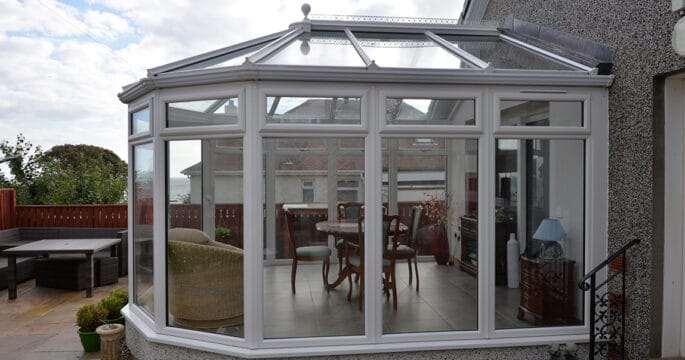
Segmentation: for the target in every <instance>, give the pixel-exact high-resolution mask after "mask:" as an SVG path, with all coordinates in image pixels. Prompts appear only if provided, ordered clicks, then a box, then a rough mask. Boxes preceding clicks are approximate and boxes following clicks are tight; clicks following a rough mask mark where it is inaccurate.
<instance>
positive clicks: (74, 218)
mask: <svg viewBox="0 0 685 360" xmlns="http://www.w3.org/2000/svg"><path fill="white" fill-rule="evenodd" d="M15 221H16V222H15V226H17V227H90V228H110V227H111V228H125V227H127V226H128V206H127V205H126V204H122V205H18V206H16V216H15Z"/></svg>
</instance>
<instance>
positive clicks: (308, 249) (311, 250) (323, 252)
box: [297, 246, 331, 256]
mask: <svg viewBox="0 0 685 360" xmlns="http://www.w3.org/2000/svg"><path fill="white" fill-rule="evenodd" d="M330 255H331V249H330V248H328V247H327V246H302V247H298V248H297V256H330Z"/></svg>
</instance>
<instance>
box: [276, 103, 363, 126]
mask: <svg viewBox="0 0 685 360" xmlns="http://www.w3.org/2000/svg"><path fill="white" fill-rule="evenodd" d="M361 108H362V102H361V98H358V97H286V96H268V97H267V98H266V111H267V114H266V121H267V123H273V124H361V112H362V111H361Z"/></svg>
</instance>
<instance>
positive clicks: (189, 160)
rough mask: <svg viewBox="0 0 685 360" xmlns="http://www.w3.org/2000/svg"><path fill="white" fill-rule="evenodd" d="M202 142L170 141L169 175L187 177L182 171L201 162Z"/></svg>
mask: <svg viewBox="0 0 685 360" xmlns="http://www.w3.org/2000/svg"><path fill="white" fill-rule="evenodd" d="M201 155H202V142H201V141H200V140H187V141H171V142H169V151H168V155H167V156H168V159H172V161H168V163H169V177H172V178H174V177H185V175H184V174H182V173H181V171H183V170H185V169H187V168H189V167H191V166H193V165H195V164H197V163H199V162H200V161H201V159H202V156H201Z"/></svg>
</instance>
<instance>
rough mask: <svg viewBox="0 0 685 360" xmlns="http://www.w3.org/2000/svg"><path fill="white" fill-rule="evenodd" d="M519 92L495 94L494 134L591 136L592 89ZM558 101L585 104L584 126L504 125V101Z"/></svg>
mask: <svg viewBox="0 0 685 360" xmlns="http://www.w3.org/2000/svg"><path fill="white" fill-rule="evenodd" d="M517 90H518V91H511V92H501V93H500V92H497V93H495V94H494V101H493V105H494V109H495V110H496V111H495V114H494V118H493V120H494V126H495V128H494V132H495V133H496V134H498V135H505V134H507V135H512V136H517V135H526V134H530V135H549V136H557V135H560V136H571V135H577V136H588V135H590V134H591V131H590V129H591V127H592V119H591V116H590V107H591V98H590V96H589V94H588V91H590V89H583V90H580V91H579V90H573V89H551V90H543V91H539V90H530V89H517ZM509 100H511V101H548V102H553V101H558V102H581V103H582V104H583V113H582V115H583V119H582V121H583V125H582V126H551V125H550V126H515V125H502V122H501V118H500V115H501V111H500V109H501V106H500V103H501V102H502V101H509Z"/></svg>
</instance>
